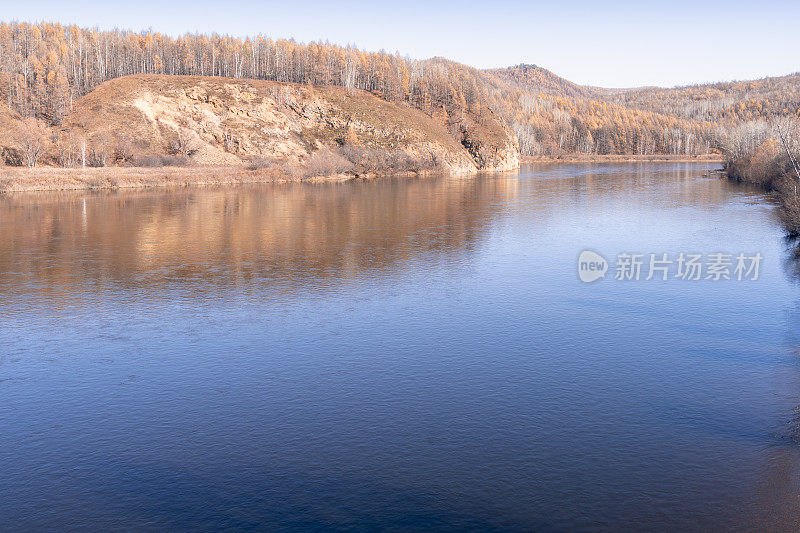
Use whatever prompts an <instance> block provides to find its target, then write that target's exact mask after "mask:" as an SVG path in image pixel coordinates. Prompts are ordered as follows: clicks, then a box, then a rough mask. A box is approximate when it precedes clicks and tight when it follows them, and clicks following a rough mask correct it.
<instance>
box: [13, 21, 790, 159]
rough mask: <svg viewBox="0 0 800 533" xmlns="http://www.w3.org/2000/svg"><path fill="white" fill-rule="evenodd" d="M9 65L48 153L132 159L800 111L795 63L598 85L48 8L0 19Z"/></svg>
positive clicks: (592, 149)
mask: <svg viewBox="0 0 800 533" xmlns="http://www.w3.org/2000/svg"><path fill="white" fill-rule="evenodd" d="M31 65H35V66H36V68H35V69H33V70H31V68H30V66H31ZM6 75H7V79H8V80H9V83H7V84H6V83H3V84H0V94H1V95H2V97H3V98H5V99H7V101H9V102H11V107H12V108H13V109H14V110H15V113H17V115H18V116H19V117H34V118H36V119H37V120H39V121H41V122H43V123H45V124H47V125H48V126H49V127H51V128H53V129H54V131H55V132H57V133H58V135H57V136H58V140H57V141H56V143H55V147H54V148H53V150H55V151H57V152H58V155H57V156H51V157H49V158H46V160H48V161H50V162H54V163H58V164H66V165H67V166H70V165H74V161H75V159H74V154H72V153H71V152H72V151H74V150H73V148H69V147H70V146H72V147H74V146H75V143H76V142H77V139H76V138H77V137H80V138H84V137H86V136H88V137H89V146H88V148H89V149H90V151H91V152H92V160H93V163H96V164H106V163H107V162H109V161H110V162H111V163H113V164H131V163H136V161H137V159H136V157H134V156H135V155H137V153H138V154H139V155H140V156H142V157H140V158H139V159H142V158H149V159H147V160H148V161H149V160H152V158H153V157H159V158H161V160H162V161H167V162H170V161H175V160H176V159H170V158H177V160H189V161H191V162H194V163H198V164H237V163H239V162H244V161H248V162H250V163H252V162H253V160H254V159H256V158H272V159H275V160H276V161H278V160H285V161H287V162H302V164H306V163H308V162H309V161H310V160H311V158H312V157H316V158H317V159H320V158H322V159H331V157H329V154H328V152H326V151H325V150H338V151H339V153H337V157H338V156H341V157H345V159H347V160H348V161H349V162H350V164H351V165H353V166H354V168H356V169H358V168H365V169H376V168H380V169H383V170H387V171H393V170H396V169H397V168H398V167H400V168H417V167H420V166H422V167H428V166H431V165H439V164H441V165H442V166H444V167H446V168H449V169H451V170H466V169H468V168H472V169H478V170H480V169H485V170H505V169H510V168H514V167H515V166H516V165H517V163H518V155H519V153H521V154H523V155H536V156H550V157H561V156H564V155H569V154H589V155H610V154H621V155H627V154H636V155H658V154H669V155H694V154H709V153H719V151H720V149H721V147H722V146H724V145H725V144H726V143H727V142H728V140H729V138H730V136H731V135H732V134H734V133H735V131H736V130H737V128H738V127H739V126H740V125H742V124H744V123H746V122H747V121H750V120H769V119H772V118H774V117H781V116H796V115H797V112H798V105H799V104H798V102H800V98H798V96H800V93H798V85H800V77H799V76H798V75H792V76H786V77H781V78H767V79H764V80H755V81H750V82H731V83H719V84H708V85H698V86H692V87H683V88H673V89H660V88H652V87H649V88H637V89H600V88H597V87H586V86H581V85H578V84H575V83H572V82H569V81H567V80H565V79H563V78H561V77H559V76H557V75H555V74H554V73H552V72H550V71H548V70H546V69H543V68H541V67H538V66H535V65H517V66H515V67H510V68H506V69H492V70H487V71H481V70H477V69H474V68H471V67H469V66H467V65H462V64H459V63H457V62H453V61H449V60H447V59H444V58H434V59H429V60H421V61H418V60H410V59H407V58H404V57H402V56H400V55H399V54H389V53H386V52H383V51H381V52H366V51H363V50H360V49H357V48H355V47H353V46H347V47H342V46H336V45H331V44H329V43H315V42H312V43H308V44H304V43H298V42H295V41H293V40H283V39H279V40H272V39H270V38H267V37H263V36H259V37H255V38H245V39H241V38H234V37H231V36H225V35H216V34H212V35H207V36H206V35H184V36H181V37H178V38H174V37H171V36H168V35H163V34H159V33H155V32H142V33H133V32H128V31H118V30H115V31H99V30H97V29H83V28H79V27H76V26H61V25H59V24H53V23H39V24H27V23H10V24H2V23H0V77H1V78H2V79H6ZM130 76H132V77H130ZM147 76H155V78H148V77H147ZM129 77H130V78H129ZM116 79H120V80H128V81H122V82H120V83H121V84H120V85H115V84H114V80H116ZM223 79H224V80H227V81H224V82H223V81H221V80H223ZM156 80H157V81H156ZM207 80H216V81H207ZM137 84H140V85H141V88H137V87H136V85H137ZM220 84H222V85H220ZM192 87H195V88H196V89H195V88H192ZM139 93H141V94H139ZM287 96H288V97H290V98H288V99H285V97H287ZM203 98H210V99H211V100H209V101H203ZM215 98H216V100H214V99H215ZM220 98H221V99H220ZM292 98H295V99H296V101H292V103H287V102H290V101H291V100H292ZM215 101H216V102H217V103H216V104H214V102H215ZM392 136H394V137H395V140H394V141H390V138H391V137H392ZM343 139H344V140H343ZM80 142H81V143H82V142H83V141H82V140H81V141H80ZM109 144H113V145H114V151H115V153H114V155H113V157H111V156H110V155H109V154H107V153H106V152H108V151H109ZM356 146H360V148H356ZM65 147H66V148H65ZM323 148H324V149H325V150H323V151H322V152H320V150H322V149H323ZM65 150H66V152H67V154H66V156H65V155H64V151H65ZM51 152H52V150H51ZM189 152H191V153H189ZM317 152H320V154H321V155H318V156H314V154H315V153H317ZM465 152H466V154H468V157H469V159H470V161H471V162H470V163H469V164H466V165H465V163H464V161H465V160H464V159H463V156H464V153H465ZM437 154H438V155H437ZM419 157H422V161H419V160H418V158H419ZM334 159H336V158H334ZM336 160H337V161H338V162H339V163H342V161H341V160H340V159H336ZM340 166H341V165H340ZM345 166H346V165H345Z"/></svg>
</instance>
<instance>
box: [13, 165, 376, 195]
mask: <svg viewBox="0 0 800 533" xmlns="http://www.w3.org/2000/svg"><path fill="white" fill-rule="evenodd" d="M371 177H374V175H371V174H360V175H356V174H331V175H327V176H317V177H292V176H291V175H288V174H287V173H285V172H281V171H279V170H276V169H256V170H250V169H248V168H246V167H232V166H218V167H206V166H203V167H199V166H198V167H158V168H148V167H99V168H58V167H37V168H27V167H0V194H2V193H12V192H27V191H70V190H72V191H76V190H91V189H133V188H146V187H191V186H215V185H238V184H246V183H280V182H289V181H347V180H351V179H368V178H371Z"/></svg>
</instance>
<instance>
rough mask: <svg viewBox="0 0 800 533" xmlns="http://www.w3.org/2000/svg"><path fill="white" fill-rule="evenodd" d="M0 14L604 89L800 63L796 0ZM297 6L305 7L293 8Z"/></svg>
mask: <svg viewBox="0 0 800 533" xmlns="http://www.w3.org/2000/svg"><path fill="white" fill-rule="evenodd" d="M0 3H2V4H7V5H3V8H2V10H0V17H2V19H3V20H6V21H8V20H23V21H39V20H48V21H57V22H62V23H76V24H79V25H81V26H92V27H94V26H97V27H100V28H101V29H110V28H115V27H119V28H125V29H132V30H142V29H147V28H153V29H154V30H157V31H160V32H163V33H168V34H173V35H175V34H180V33H184V32H195V31H197V32H213V31H216V32H218V33H229V34H232V35H238V36H244V35H255V34H258V33H262V34H265V35H269V36H272V37H294V38H295V39H297V40H299V41H304V42H307V41H311V40H329V41H331V42H333V43H340V44H347V43H353V44H356V45H358V46H359V47H361V48H364V49H367V50H380V49H385V50H388V51H391V52H394V51H400V53H401V54H403V55H407V56H410V57H412V58H426V57H431V56H444V57H447V58H450V59H454V60H457V61H461V62H463V63H466V64H468V65H472V66H476V67H481V68H484V67H497V66H509V65H514V64H517V63H535V64H538V65H541V66H543V67H546V68H548V69H550V70H552V71H554V72H555V73H556V74H559V75H561V76H564V77H566V78H568V79H570V80H572V81H575V82H578V83H583V84H590V85H599V86H604V87H630V86H641V85H661V86H673V85H678V84H681V85H682V84H688V83H699V82H705V81H720V80H731V79H750V78H758V77H763V76H767V75H782V74H789V73H791V72H797V71H800V31H799V30H798V24H800V0H794V1H786V0H782V1H775V0H762V1H760V2H752V1H751V2H743V1H739V0H729V1H719V0H713V1H705V2H704V1H702V0H696V1H687V0H675V1H672V2H662V1H655V2H648V1H647V0H643V1H642V2H633V1H631V0H626V1H620V2H615V1H613V0H607V1H602V0H601V1H594V2H590V1H565V2H558V0H553V1H550V2H536V1H531V2H517V1H506V0H493V1H485V2H475V1H470V0H467V1H463V2H451V1H447V2H432V1H420V0H407V1H404V2H394V3H389V2H381V1H380V0H374V1H369V2H365V1H354V0H342V1H338V2H322V1H319V0H302V1H299V2H296V3H295V2H290V1H282V2H273V1H269V0H266V1H264V0H232V1H228V2H224V1H218V2H209V1H206V0H196V1H186V0H177V1H166V0H162V1H154V0H141V1H139V2H130V1H126V0H119V1H116V2H114V1H108V0H106V1H100V0H88V1H80V0H77V1H75V2H69V1H64V0H60V1H56V0H45V1H40V0H25V1H11V0H2V2H0ZM293 5H294V6H297V7H293Z"/></svg>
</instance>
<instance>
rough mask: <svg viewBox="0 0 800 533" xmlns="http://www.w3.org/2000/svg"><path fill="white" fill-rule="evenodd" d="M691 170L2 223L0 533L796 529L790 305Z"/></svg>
mask: <svg viewBox="0 0 800 533" xmlns="http://www.w3.org/2000/svg"><path fill="white" fill-rule="evenodd" d="M715 166H716V165H713V164H684V163H641V164H587V165H540V166H531V167H524V168H523V169H522V170H521V171H520V172H518V173H511V174H503V175H493V176H482V177H478V178H470V179H460V178H444V177H442V178H429V179H381V180H374V181H369V182H347V183H331V184H276V185H264V186H252V187H239V188H227V189H202V188H201V189H181V190H169V191H166V190H146V191H127V192H126V191H123V192H107V191H106V192H93V193H90V192H87V193H41V194H27V195H10V196H0V529H2V530H10V531H29V530H41V529H50V530H53V529H56V530H92V531H98V530H156V531H163V530H187V529H189V530H218V529H226V528H229V529H257V530H267V529H276V528H295V529H301V528H302V529H308V528H311V529H359V530H366V529H369V530H373V529H391V530H402V531H406V530H435V529H440V530H453V529H464V528H470V529H476V530H497V529H503V530H531V529H536V530H545V531H550V530H580V529H583V530H586V529H589V530H606V529H627V530H652V529H656V530H663V529H667V528H670V529H680V530H686V529H695V530H696V529H720V528H734V529H753V528H772V529H779V530H780V529H784V530H791V529H796V528H797V526H798V523H799V522H798V520H799V519H800V503H799V502H798V498H797V494H798V489H800V446H799V445H798V442H800V441H799V440H798V437H800V424H798V420H800V411H798V406H800V358H799V354H800V306H798V303H800V288H798V285H797V284H796V283H795V281H794V279H795V268H794V267H793V263H792V261H791V260H790V254H789V252H788V251H787V250H788V247H787V246H788V245H787V243H786V242H785V241H784V239H783V234H782V232H781V229H780V226H779V224H778V221H777V218H776V215H775V213H774V207H773V206H772V205H770V203H769V202H768V200H767V199H766V198H765V197H764V196H763V195H762V194H761V193H759V192H758V191H754V190H749V189H746V188H742V187H741V186H738V185H735V184H731V183H728V182H726V181H724V180H721V179H719V178H714V177H708V176H707V171H708V170H709V169H712V168H713V167H715ZM586 249H589V250H593V251H594V252H596V253H598V254H600V255H601V256H603V257H604V258H606V259H607V261H608V263H609V270H608V272H607V273H606V275H605V279H601V280H598V281H595V282H593V283H584V282H582V281H581V280H580V279H579V277H578V271H577V268H578V267H577V260H578V256H579V254H580V253H581V252H582V251H583V250H586ZM717 252H725V253H728V254H732V255H734V256H735V255H737V254H739V253H744V254H748V256H749V255H750V254H754V253H760V254H761V256H763V261H762V262H761V263H760V264H759V272H758V279H757V280H753V279H747V278H746V277H745V279H743V280H741V281H740V280H737V279H736V276H735V275H733V267H731V274H732V275H731V277H732V278H734V279H731V280H719V281H714V280H713V279H701V280H699V281H690V280H684V279H679V278H676V277H675V276H674V273H673V272H672V271H670V272H669V273H668V276H669V277H668V279H667V280H662V279H660V275H659V276H656V277H655V278H654V279H650V280H646V279H645V278H646V274H647V269H646V268H645V269H644V270H642V276H641V278H640V279H639V280H636V279H627V280H626V279H624V280H616V279H614V277H615V269H616V268H617V267H616V266H615V265H618V264H619V263H620V260H619V254H622V253H641V254H643V256H644V262H645V265H644V267H648V266H649V265H648V264H647V263H648V261H649V254H650V253H655V254H658V255H659V256H661V254H662V253H667V254H668V257H669V258H673V257H676V256H677V255H678V254H680V253H686V254H689V253H697V254H704V255H705V254H712V253H717ZM734 263H735V260H734ZM704 274H705V272H704ZM751 274H752V272H751ZM751 277H752V275H751Z"/></svg>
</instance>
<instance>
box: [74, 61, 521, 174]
mask: <svg viewBox="0 0 800 533" xmlns="http://www.w3.org/2000/svg"><path fill="white" fill-rule="evenodd" d="M498 127H500V128H501V129H502V124H501V123H500V122H499V120H498ZM61 128H62V130H63V131H68V132H70V133H71V134H73V135H78V136H81V137H83V138H86V139H88V142H89V143H90V144H91V145H92V146H99V145H103V146H105V145H113V146H114V147H115V149H116V150H117V152H137V153H140V154H165V153H169V154H178V153H180V154H184V155H187V156H189V157H190V158H191V160H192V162H193V163H195V164H200V165H241V164H243V163H245V162H247V161H252V160H253V159H255V158H267V159H269V160H274V161H280V162H283V163H288V164H299V163H302V162H303V161H305V160H307V159H308V158H309V157H310V155H311V154H313V153H314V152H316V151H318V150H321V149H325V148H327V149H336V148H339V147H342V146H344V145H348V144H353V145H356V146H359V147H364V148H370V149H375V150H380V151H381V152H382V153H389V154H401V155H402V156H403V157H405V158H406V159H408V158H415V159H417V160H420V161H435V162H436V164H437V166H438V167H440V168H443V169H446V170H448V171H450V172H453V173H463V172H474V171H476V170H509V169H512V168H516V167H517V166H518V165H519V158H518V152H517V150H516V145H515V142H514V139H513V137H512V136H511V135H510V134H506V135H505V136H504V138H503V139H501V140H500V141H499V142H498V145H497V146H491V147H488V148H489V150H487V149H486V148H487V147H485V146H483V147H482V151H481V152H480V154H478V153H477V152H474V151H473V150H471V149H470V148H471V146H470V145H469V143H467V142H459V139H457V137H456V136H454V135H453V134H451V133H450V132H449V131H448V129H447V127H446V125H445V124H444V123H443V122H442V121H441V120H439V119H437V118H435V117H430V116H428V115H426V114H425V113H423V112H422V111H419V110H417V109H415V108H412V107H410V106H408V105H404V104H398V103H392V102H387V101H385V100H382V99H380V98H378V97H376V96H374V95H372V94H370V93H367V92H365V91H360V90H346V89H343V88H341V87H331V86H329V87H320V86H308V85H298V84H292V83H279V82H272V81H263V80H246V79H232V78H218V77H199V76H162V75H134V76H126V77H122V78H117V79H114V80H111V81H108V82H105V83H103V84H102V85H100V86H99V87H98V88H96V89H95V90H94V91H92V92H91V93H89V94H87V95H86V96H84V97H83V98H81V99H80V100H79V101H78V102H77V104H76V105H75V108H74V109H73V111H72V112H71V113H70V114H69V115H68V116H67V117H66V119H65V120H64V122H63V123H62V125H61ZM503 131H505V130H503ZM487 154H489V155H488V156H487Z"/></svg>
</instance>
